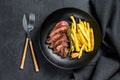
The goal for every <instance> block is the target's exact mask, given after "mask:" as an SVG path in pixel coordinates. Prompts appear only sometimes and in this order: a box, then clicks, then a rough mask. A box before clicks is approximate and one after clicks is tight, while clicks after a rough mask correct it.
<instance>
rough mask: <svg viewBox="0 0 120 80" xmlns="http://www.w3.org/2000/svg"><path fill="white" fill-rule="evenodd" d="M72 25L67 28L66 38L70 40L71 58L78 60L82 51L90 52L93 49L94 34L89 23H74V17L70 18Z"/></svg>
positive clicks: (80, 21)
mask: <svg viewBox="0 0 120 80" xmlns="http://www.w3.org/2000/svg"><path fill="white" fill-rule="evenodd" d="M70 19H71V20H72V23H71V25H70V27H69V28H68V37H69V40H70V54H71V58H80V57H81V56H82V53H83V51H85V52H91V51H93V49H94V33H93V29H92V28H91V27H90V24H89V22H87V21H82V20H81V19H79V22H76V21H75V18H74V16H70Z"/></svg>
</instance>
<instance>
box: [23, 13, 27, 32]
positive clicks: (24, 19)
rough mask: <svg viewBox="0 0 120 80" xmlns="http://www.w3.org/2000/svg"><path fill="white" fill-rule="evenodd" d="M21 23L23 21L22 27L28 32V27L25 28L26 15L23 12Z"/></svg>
mask: <svg viewBox="0 0 120 80" xmlns="http://www.w3.org/2000/svg"><path fill="white" fill-rule="evenodd" d="M22 23H23V28H24V30H25V31H26V32H28V28H27V26H28V25H27V19H26V16H25V14H24V16H23V21H22Z"/></svg>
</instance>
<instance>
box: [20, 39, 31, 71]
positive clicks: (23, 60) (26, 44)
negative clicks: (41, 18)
mask: <svg viewBox="0 0 120 80" xmlns="http://www.w3.org/2000/svg"><path fill="white" fill-rule="evenodd" d="M28 41H29V38H26V42H25V47H24V51H23V56H22V61H21V64H20V69H23V68H24V64H25V58H26V54H27V46H28Z"/></svg>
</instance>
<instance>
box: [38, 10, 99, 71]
mask: <svg viewBox="0 0 120 80" xmlns="http://www.w3.org/2000/svg"><path fill="white" fill-rule="evenodd" d="M71 15H73V16H75V17H77V18H82V19H84V20H86V21H88V22H89V23H90V25H91V27H92V28H93V32H94V42H95V45H94V46H95V47H94V51H92V52H90V53H83V55H82V57H81V58H80V59H70V58H68V57H66V58H64V59H62V58H61V57H60V56H58V55H56V54H54V53H53V51H52V50H51V49H49V48H48V45H47V44H46V43H45V41H46V38H47V36H48V34H49V32H50V30H51V29H52V28H53V27H54V26H55V24H56V23H57V22H59V21H61V20H66V21H68V22H69V20H70V19H69V16H71ZM100 43H101V31H100V27H99V25H98V23H97V22H96V20H95V19H94V18H93V17H92V16H91V15H89V14H88V13H86V12H84V11H82V10H80V9H76V8H62V9H59V10H56V11H54V12H53V13H51V14H50V15H49V16H48V17H47V18H46V19H45V21H44V22H43V23H42V25H41V28H40V32H39V45H40V49H41V51H42V53H43V55H44V57H45V58H46V59H47V60H48V61H49V62H50V63H52V64H53V65H55V66H56V67H59V68H62V69H76V68H81V67H83V66H85V65H87V64H88V63H89V62H90V61H91V60H92V59H93V58H94V56H95V55H96V53H97V51H98V49H99V47H100Z"/></svg>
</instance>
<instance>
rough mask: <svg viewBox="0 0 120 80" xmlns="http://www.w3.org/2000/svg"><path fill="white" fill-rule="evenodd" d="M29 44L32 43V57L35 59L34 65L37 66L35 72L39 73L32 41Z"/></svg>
mask: <svg viewBox="0 0 120 80" xmlns="http://www.w3.org/2000/svg"><path fill="white" fill-rule="evenodd" d="M29 43H30V48H31V52H32V57H33V63H34V66H35V71H36V72H38V71H39V68H38V64H37V60H36V57H35V52H34V49H33V45H32V41H31V40H30V41H29Z"/></svg>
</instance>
